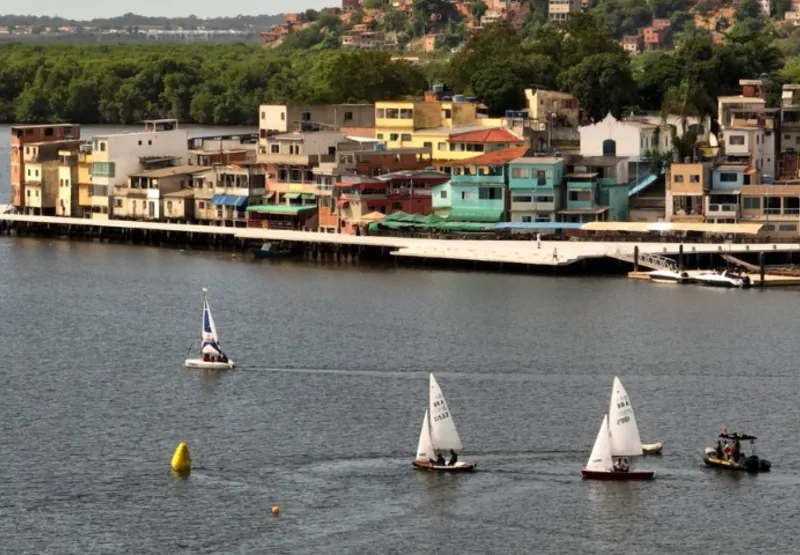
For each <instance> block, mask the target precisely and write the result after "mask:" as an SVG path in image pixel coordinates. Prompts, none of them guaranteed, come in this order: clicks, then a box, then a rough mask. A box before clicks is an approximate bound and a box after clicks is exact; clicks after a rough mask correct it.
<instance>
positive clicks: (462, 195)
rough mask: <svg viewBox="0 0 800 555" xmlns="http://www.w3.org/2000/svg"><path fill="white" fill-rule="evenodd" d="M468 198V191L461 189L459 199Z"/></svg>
mask: <svg viewBox="0 0 800 555" xmlns="http://www.w3.org/2000/svg"><path fill="white" fill-rule="evenodd" d="M468 198H469V193H468V192H466V191H461V200H467V199H468Z"/></svg>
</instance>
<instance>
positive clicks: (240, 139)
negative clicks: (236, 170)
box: [189, 133, 258, 166]
mask: <svg viewBox="0 0 800 555" xmlns="http://www.w3.org/2000/svg"><path fill="white" fill-rule="evenodd" d="M257 158H258V133H251V134H246V135H223V136H210V137H192V138H191V139H189V164H193V165H195V166H214V165H216V164H233V163H234V162H255V161H257Z"/></svg>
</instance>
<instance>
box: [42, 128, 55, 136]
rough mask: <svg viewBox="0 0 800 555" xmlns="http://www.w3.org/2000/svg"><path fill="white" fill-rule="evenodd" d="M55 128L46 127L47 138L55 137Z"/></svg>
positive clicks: (45, 134)
mask: <svg viewBox="0 0 800 555" xmlns="http://www.w3.org/2000/svg"><path fill="white" fill-rule="evenodd" d="M53 131H54V130H53V128H52V127H45V128H44V136H45V137H52V136H53Z"/></svg>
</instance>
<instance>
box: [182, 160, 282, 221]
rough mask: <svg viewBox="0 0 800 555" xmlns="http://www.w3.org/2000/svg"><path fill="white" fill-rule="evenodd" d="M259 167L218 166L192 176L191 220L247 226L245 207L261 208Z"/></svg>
mask: <svg viewBox="0 0 800 555" xmlns="http://www.w3.org/2000/svg"><path fill="white" fill-rule="evenodd" d="M266 181H267V179H266V172H265V170H264V166H263V165H262V164H257V163H256V164H253V163H246V162H245V163H238V164H230V165H228V166H217V167H214V168H212V169H210V170H206V171H204V172H201V173H194V174H192V187H193V188H194V204H195V206H194V218H195V220H197V222H198V223H199V224H204V225H217V226H224V227H246V226H247V208H248V207H249V206H256V205H261V203H262V199H263V198H264V195H265V193H266V192H267V189H266Z"/></svg>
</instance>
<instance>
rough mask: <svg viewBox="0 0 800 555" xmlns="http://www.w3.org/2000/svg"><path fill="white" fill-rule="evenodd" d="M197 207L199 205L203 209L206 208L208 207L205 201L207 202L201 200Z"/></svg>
mask: <svg viewBox="0 0 800 555" xmlns="http://www.w3.org/2000/svg"><path fill="white" fill-rule="evenodd" d="M197 207H198V208H199V209H200V210H203V209H205V207H206V203H205V202H203V201H200V202H198V203H197Z"/></svg>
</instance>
